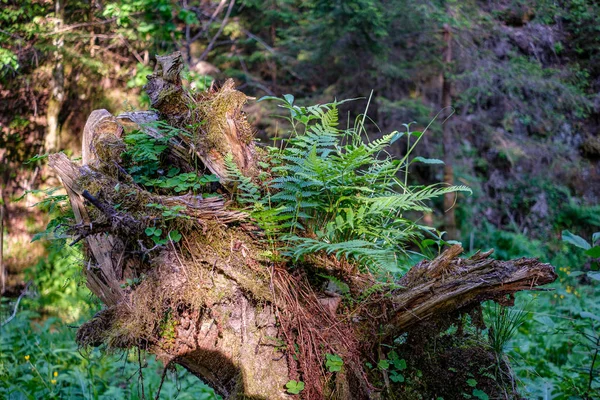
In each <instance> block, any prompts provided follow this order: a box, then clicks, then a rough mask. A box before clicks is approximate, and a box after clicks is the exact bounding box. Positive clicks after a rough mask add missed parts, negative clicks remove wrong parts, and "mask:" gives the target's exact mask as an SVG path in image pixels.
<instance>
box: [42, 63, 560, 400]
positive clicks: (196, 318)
mask: <svg viewBox="0 0 600 400" xmlns="http://www.w3.org/2000/svg"><path fill="white" fill-rule="evenodd" d="M158 61H159V64H160V68H159V70H158V72H157V73H155V74H154V75H152V76H149V77H148V79H149V81H148V85H147V91H148V94H149V96H150V99H151V101H152V106H153V108H155V109H157V110H158V113H155V112H137V113H127V114H123V115H120V116H117V117H114V116H112V115H111V114H110V113H108V112H107V111H105V110H98V111H94V112H93V113H92V114H91V116H90V118H89V120H88V122H87V124H86V127H85V130H84V138H83V162H82V165H77V164H75V163H73V162H71V161H70V160H69V159H68V158H67V157H66V156H65V155H63V154H55V155H52V156H50V166H51V167H53V168H54V170H55V171H56V172H57V174H58V176H59V177H60V178H61V180H62V182H63V184H64V186H65V188H66V190H67V193H68V195H69V198H70V200H71V204H72V207H73V210H74V214H75V217H76V224H74V225H73V226H72V227H71V231H72V233H73V235H74V237H75V238H76V239H75V240H76V241H79V240H84V242H85V249H86V252H87V257H88V261H87V263H86V265H85V268H84V271H85V274H86V277H87V285H88V287H89V288H90V290H91V291H92V292H93V293H94V294H95V295H97V296H98V297H99V298H100V299H102V301H103V302H104V304H105V306H106V307H105V308H104V310H102V311H101V312H100V313H98V314H97V315H96V316H95V317H94V318H93V319H92V320H90V321H88V322H87V323H85V324H84V325H83V326H81V327H80V329H79V331H78V335H77V340H78V342H79V343H80V344H81V345H91V346H99V345H101V344H105V345H107V346H110V347H112V348H130V347H135V346H137V347H140V348H143V349H145V350H147V351H149V352H151V353H154V354H156V355H158V356H159V357H160V358H161V359H162V360H163V361H164V362H165V364H169V363H177V364H180V365H182V366H184V367H185V368H187V369H188V370H189V371H191V372H192V373H193V374H195V375H197V376H198V377H200V378H202V379H203V380H204V381H205V382H207V383H209V384H210V385H211V386H213V387H214V388H215V389H216V391H217V392H219V393H220V394H221V395H223V396H224V397H225V398H252V399H280V398H281V399H283V398H288V397H289V394H287V393H286V383H287V382H288V381H290V380H296V381H300V380H301V381H303V382H304V383H305V388H304V390H303V391H302V392H301V395H302V397H303V398H306V399H322V398H339V399H363V398H364V399H367V398H384V397H386V396H387V394H388V393H389V392H390V382H389V379H388V376H387V373H386V371H385V370H378V369H377V368H375V369H371V370H369V369H368V368H367V367H365V363H371V364H375V365H376V364H377V361H378V360H380V359H381V357H382V354H383V352H384V351H387V350H386V349H387V348H388V347H385V346H392V345H393V343H394V340H395V339H396V338H398V337H399V336H400V335H402V334H403V333H406V332H410V331H414V330H415V329H418V328H419V327H421V326H423V325H424V324H431V323H435V321H438V320H441V319H444V320H448V318H449V316H452V315H454V316H457V315H460V314H461V313H462V312H468V311H471V310H472V309H473V308H474V307H477V306H478V305H479V304H480V303H481V302H482V301H485V300H495V301H498V302H502V303H503V304H507V303H510V301H511V300H510V299H511V296H512V294H513V293H515V292H517V291H521V290H536V288H537V287H538V286H541V285H544V284H547V283H550V282H552V281H553V280H554V279H555V278H556V275H555V273H554V269H553V267H552V266H550V265H548V264H543V263H540V262H539V261H537V260H534V259H520V260H513V261H497V260H494V259H491V258H489V255H490V253H491V252H488V253H482V254H476V255H474V256H472V257H471V258H469V259H462V258H459V255H460V254H461V252H462V248H461V247H460V246H454V247H451V248H450V249H448V250H446V251H445V252H444V253H443V254H442V255H440V256H439V257H438V258H436V259H435V260H433V261H424V262H422V263H420V264H418V265H416V266H415V267H414V268H413V269H412V270H410V271H409V272H408V273H407V274H406V275H405V276H404V277H403V278H402V279H401V280H400V281H399V282H397V285H394V286H393V289H391V290H388V291H386V292H381V291H378V290H375V289H374V288H375V287H376V283H377V282H376V281H375V279H374V278H373V277H372V276H371V275H369V274H358V273H348V272H347V271H343V270H335V268H336V266H339V263H338V262H337V261H336V260H335V259H333V258H332V257H328V256H326V255H316V256H315V257H313V258H311V259H309V260H305V265H303V267H304V268H302V269H300V268H295V269H293V268H289V267H290V266H289V265H287V264H286V262H283V261H274V260H273V259H271V258H269V257H267V256H266V255H265V254H266V253H267V252H268V251H269V244H268V243H266V242H265V240H263V238H262V237H261V236H260V232H259V231H257V229H256V228H255V226H254V224H253V223H252V221H251V220H250V219H249V218H248V216H247V215H246V214H244V213H242V212H239V211H235V210H231V209H229V208H228V203H227V202H226V201H225V200H222V199H220V198H214V197H213V198H211V197H208V198H203V197H202V196H193V195H191V194H188V195H183V196H174V195H164V194H163V195H161V194H156V193H151V192H148V191H147V190H145V189H144V188H143V187H142V186H140V185H138V184H136V183H135V182H134V181H133V179H132V177H131V176H129V175H128V174H127V172H126V171H125V170H124V169H123V168H122V167H121V163H122V160H121V154H122V151H123V149H124V144H123V141H122V140H121V136H122V134H123V132H124V131H125V130H130V129H141V130H144V131H145V132H146V133H148V134H149V135H151V136H156V137H159V136H160V135H161V133H160V132H159V131H158V130H156V129H155V125H153V123H155V122H156V121H158V120H161V121H166V122H167V123H168V124H170V126H173V127H190V126H192V127H194V129H196V128H197V129H196V130H195V131H194V132H193V133H194V134H193V135H192V136H191V137H190V136H189V135H179V136H174V137H171V138H170V139H169V141H168V144H169V153H168V158H169V162H170V163H172V165H178V166H181V167H182V168H187V170H193V168H191V166H192V165H194V159H197V160H198V161H199V162H200V163H201V164H202V165H201V166H200V168H202V167H203V168H206V169H207V170H209V171H211V172H212V173H214V174H215V175H217V176H218V177H219V178H220V180H221V183H222V184H223V188H222V189H221V190H225V189H224V188H226V187H227V185H228V183H227V173H226V167H225V161H224V160H225V157H226V156H227V154H232V159H233V161H234V162H235V164H236V165H237V166H238V168H239V170H240V171H242V172H243V173H244V174H245V175H247V176H250V177H251V176H255V175H256V174H258V173H259V172H260V171H259V168H260V167H259V165H260V162H259V161H260V154H261V153H260V151H259V150H258V149H256V148H255V147H254V143H253V141H252V135H251V129H250V127H249V126H248V124H247V122H246V120H245V118H244V117H243V115H242V113H241V106H242V105H243V103H244V102H245V101H246V96H245V95H243V94H242V93H240V92H237V91H235V90H234V89H233V86H232V83H230V82H227V83H225V85H224V86H223V87H222V88H221V89H219V90H218V91H212V92H209V93H206V94H201V95H199V96H197V97H193V96H191V95H190V94H189V93H187V92H186V91H185V90H184V88H183V87H182V86H181V81H180V78H179V72H180V70H181V66H182V61H181V56H180V55H179V54H177V53H176V54H174V55H171V56H168V57H159V59H158ZM200 121H203V122H202V123H199V122H200ZM223 194H224V196H225V197H226V193H225V192H223ZM117 204H118V205H119V206H118V207H117V206H116V205H117ZM147 204H152V205H153V206H152V207H147V206H146V205H147ZM157 205H159V206H157ZM173 206H179V208H178V213H179V217H180V218H179V219H178V220H177V221H181V222H180V224H179V225H178V226H177V227H178V230H179V231H181V232H182V234H183V237H182V239H181V240H180V241H179V240H172V239H171V237H170V236H169V237H168V240H167V241H165V242H163V243H162V244H154V243H153V242H152V241H151V240H150V238H149V236H148V234H147V232H146V231H147V229H148V228H152V227H155V226H157V225H156V224H157V223H158V222H160V221H161V219H164V218H165V217H164V214H161V213H162V211H161V210H164V209H165V207H173ZM157 207H158V208H157ZM161 207H162V208H161ZM319 271H327V272H328V273H329V274H338V275H341V274H344V278H345V280H346V281H347V282H349V292H350V294H351V295H356V298H358V297H361V296H362V300H361V301H358V302H351V303H350V305H344V306H341V305H340V304H341V298H340V296H339V295H338V294H336V293H332V292H330V291H326V290H325V291H324V290H322V289H320V288H319V287H318V285H315V284H314V283H313V281H312V280H311V278H312V276H313V275H314V273H315V272H316V273H318V272H319ZM382 346H384V347H382ZM382 349H383V350H382ZM326 353H330V354H337V355H340V356H341V357H342V358H343V360H344V364H343V365H344V367H343V369H342V370H340V371H337V372H335V371H331V370H328V368H327V367H326V366H325V360H324V354H326ZM380 378H381V379H380ZM431 378H432V379H434V380H435V379H436V377H431ZM423 379H425V378H423ZM438 394H439V395H443V394H444V393H438Z"/></svg>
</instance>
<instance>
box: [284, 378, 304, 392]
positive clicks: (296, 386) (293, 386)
mask: <svg viewBox="0 0 600 400" xmlns="http://www.w3.org/2000/svg"><path fill="white" fill-rule="evenodd" d="M285 387H286V389H287V392H288V393H290V394H300V392H301V391H303V390H304V382H302V381H295V380H290V381H288V383H286V384H285Z"/></svg>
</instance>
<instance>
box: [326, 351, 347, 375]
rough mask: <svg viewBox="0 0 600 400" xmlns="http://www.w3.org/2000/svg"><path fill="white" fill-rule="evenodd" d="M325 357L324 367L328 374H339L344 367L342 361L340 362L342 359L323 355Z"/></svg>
mask: <svg viewBox="0 0 600 400" xmlns="http://www.w3.org/2000/svg"><path fill="white" fill-rule="evenodd" d="M325 357H326V359H327V361H326V362H325V366H326V367H327V369H328V370H329V372H339V371H341V370H342V367H343V366H344V360H342V357H340V356H338V355H337V354H329V353H327V354H325Z"/></svg>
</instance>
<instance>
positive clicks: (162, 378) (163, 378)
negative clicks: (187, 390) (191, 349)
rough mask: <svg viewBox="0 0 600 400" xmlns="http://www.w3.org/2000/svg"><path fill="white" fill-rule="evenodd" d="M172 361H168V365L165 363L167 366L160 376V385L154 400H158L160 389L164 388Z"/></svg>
mask: <svg viewBox="0 0 600 400" xmlns="http://www.w3.org/2000/svg"><path fill="white" fill-rule="evenodd" d="M171 362H172V361H169V362H168V363H167V365H165V368H164V369H163V372H162V375H161V377H160V385H159V386H158V391H157V392H156V396H155V397H154V400H158V398H159V397H160V391H161V390H162V387H163V383H165V377H166V376H167V371H168V370H169V368H170V365H171Z"/></svg>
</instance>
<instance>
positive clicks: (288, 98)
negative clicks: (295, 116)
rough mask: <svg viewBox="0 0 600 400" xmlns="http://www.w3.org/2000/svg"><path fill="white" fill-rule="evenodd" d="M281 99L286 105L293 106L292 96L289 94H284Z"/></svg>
mask: <svg viewBox="0 0 600 400" xmlns="http://www.w3.org/2000/svg"><path fill="white" fill-rule="evenodd" d="M283 98H284V99H285V101H287V102H288V104H289V105H290V106H291V105H292V104H294V96H293V95H291V94H284V95H283Z"/></svg>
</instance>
